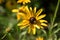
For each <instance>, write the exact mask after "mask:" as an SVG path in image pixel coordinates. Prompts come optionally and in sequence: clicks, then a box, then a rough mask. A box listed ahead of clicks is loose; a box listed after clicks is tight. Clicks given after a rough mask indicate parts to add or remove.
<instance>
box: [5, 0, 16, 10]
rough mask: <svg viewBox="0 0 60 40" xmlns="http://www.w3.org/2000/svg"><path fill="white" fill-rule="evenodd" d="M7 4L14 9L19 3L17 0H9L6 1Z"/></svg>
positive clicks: (10, 8)
mask: <svg viewBox="0 0 60 40" xmlns="http://www.w3.org/2000/svg"><path fill="white" fill-rule="evenodd" d="M5 6H6V8H7V9H9V10H12V9H14V8H16V7H17V3H16V1H10V0H9V1H7V2H6V4H5Z"/></svg>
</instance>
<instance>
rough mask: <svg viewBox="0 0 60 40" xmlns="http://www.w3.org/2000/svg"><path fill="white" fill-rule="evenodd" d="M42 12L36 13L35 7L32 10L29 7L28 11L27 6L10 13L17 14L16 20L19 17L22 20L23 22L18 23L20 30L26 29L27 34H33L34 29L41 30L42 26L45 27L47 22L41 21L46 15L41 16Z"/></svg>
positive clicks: (40, 10)
mask: <svg viewBox="0 0 60 40" xmlns="http://www.w3.org/2000/svg"><path fill="white" fill-rule="evenodd" d="M42 11H43V9H39V10H38V11H37V12H36V7H34V10H32V8H31V7H30V10H29V9H28V6H22V7H20V8H19V9H14V10H12V12H17V19H18V20H19V19H20V17H22V18H23V20H22V21H21V22H20V23H18V26H20V29H23V28H26V27H28V33H30V32H32V33H33V34H35V33H36V28H37V29H40V28H43V26H47V24H46V23H47V21H46V20H43V19H42V18H44V17H45V16H46V14H43V15H41V13H42Z"/></svg>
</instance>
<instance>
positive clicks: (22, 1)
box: [17, 0, 31, 4]
mask: <svg viewBox="0 0 60 40" xmlns="http://www.w3.org/2000/svg"><path fill="white" fill-rule="evenodd" d="M28 2H31V1H30V0H18V1H17V3H23V4H25V3H28Z"/></svg>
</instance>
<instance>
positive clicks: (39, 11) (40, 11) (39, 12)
mask: <svg viewBox="0 0 60 40" xmlns="http://www.w3.org/2000/svg"><path fill="white" fill-rule="evenodd" d="M42 11H43V9H40V10H38V11H37V13H36V17H38V16H39V15H40V14H41V13H42Z"/></svg>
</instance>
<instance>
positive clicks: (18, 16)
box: [17, 13, 27, 20]
mask: <svg viewBox="0 0 60 40" xmlns="http://www.w3.org/2000/svg"><path fill="white" fill-rule="evenodd" d="M20 17H22V18H23V19H27V16H26V15H25V14H24V13H17V19H18V20H19V19H20Z"/></svg>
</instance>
